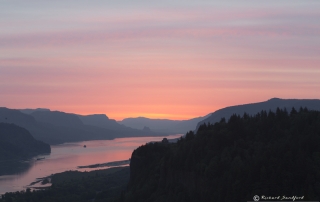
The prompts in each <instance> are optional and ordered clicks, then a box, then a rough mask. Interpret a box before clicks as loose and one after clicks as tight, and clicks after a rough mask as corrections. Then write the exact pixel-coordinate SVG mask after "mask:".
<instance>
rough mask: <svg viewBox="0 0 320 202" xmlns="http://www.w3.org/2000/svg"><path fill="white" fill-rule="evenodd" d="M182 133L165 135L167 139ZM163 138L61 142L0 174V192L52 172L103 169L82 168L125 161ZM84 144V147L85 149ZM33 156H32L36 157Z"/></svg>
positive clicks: (18, 188) (14, 188) (26, 183)
mask: <svg viewBox="0 0 320 202" xmlns="http://www.w3.org/2000/svg"><path fill="white" fill-rule="evenodd" d="M180 136H182V135H181V134H178V135H171V136H166V138H168V139H173V138H178V137H180ZM163 138H164V137H132V138H119V139H114V140H92V141H83V142H73V143H64V144H61V145H54V146H51V154H50V155H42V156H38V157H36V158H41V157H45V159H43V160H32V161H31V162H30V167H28V168H26V170H25V171H22V172H20V173H17V174H15V175H5V176H0V194H3V193H5V192H14V191H21V190H23V189H26V186H27V185H29V184H30V183H31V182H33V181H35V180H36V178H40V177H46V176H49V175H51V174H54V173H60V172H64V171H67V170H79V171H90V170H98V169H105V168H106V167H103V168H90V169H89V168H82V169H78V168H77V167H78V166H85V165H91V164H97V163H107V162H112V161H120V160H127V159H129V158H130V157H131V154H132V152H133V150H134V149H136V148H137V147H139V146H141V145H143V144H145V143H147V142H150V141H161V140H162V139H163ZM84 145H86V148H84ZM36 158H35V159H36Z"/></svg>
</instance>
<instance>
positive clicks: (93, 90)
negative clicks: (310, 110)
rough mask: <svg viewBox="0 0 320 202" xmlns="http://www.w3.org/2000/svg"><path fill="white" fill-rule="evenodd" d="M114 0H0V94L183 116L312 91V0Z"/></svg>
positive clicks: (38, 103)
mask: <svg viewBox="0 0 320 202" xmlns="http://www.w3.org/2000/svg"><path fill="white" fill-rule="evenodd" d="M18 1H21V0H18ZM122 3H123V2H122ZM122 3H121V2H113V3H110V2H108V3H106V2H101V1H95V0H93V1H91V2H90V5H88V4H87V3H86V2H85V1H77V2H76V3H74V2H68V4H67V5H68V6H69V9H65V6H66V5H65V2H62V1H52V2H47V3H44V4H41V5H38V4H37V5H35V4H34V3H32V2H31V3H27V4H26V3H25V2H22V1H21V5H20V4H19V5H17V4H13V3H11V2H10V1H8V2H6V3H3V4H2V7H1V8H0V13H3V16H4V17H3V18H2V17H1V18H0V26H2V27H6V29H1V30H0V105H1V106H3V107H8V108H14V109H23V108H49V109H51V110H58V111H64V112H68V113H76V114H83V115H86V114H106V115H107V116H108V117H109V118H111V119H116V120H122V119H124V118H128V117H139V116H144V117H148V118H160V119H175V120H186V119H191V118H195V117H199V116H205V115H207V114H209V113H212V112H214V111H216V110H218V109H220V108H224V107H227V106H232V105H239V104H246V103H254V102H262V101H266V100H268V99H270V98H274V97H279V98H284V99H290V98H291V99H293V98H296V99H320V93H319V89H320V80H319V78H320V68H319V67H320V59H319V55H320V49H319V47H320V41H319V34H320V23H319V22H317V21H316V20H314V19H319V18H320V13H319V12H318V11H319V9H320V4H317V3H314V2H310V1H304V2H303V3H301V2H299V1H294V2H292V1H290V3H289V2H288V4H287V3H279V2H278V1H267V2H259V3H255V2H252V1H244V2H241V3H236V2H234V3H232V4H231V3H223V2H220V3H219V2H218V1H212V2H211V1H201V2H197V3H194V2H189V1H181V2H180V1H177V2H175V3H173V4H171V3H172V2H170V4H169V3H168V4H166V3H164V2H157V3H155V2H154V3H152V2H148V3H147V2H145V3H144V4H139V3H128V4H129V5H125V4H122ZM17 10H18V11H19V10H23V12H21V13H23V14H20V12H15V11H17ZM2 11H3V12H2ZM11 11H12V12H11ZM13 11H14V12H13ZM43 13H47V15H44V14H43ZM58 13H59V14H58Z"/></svg>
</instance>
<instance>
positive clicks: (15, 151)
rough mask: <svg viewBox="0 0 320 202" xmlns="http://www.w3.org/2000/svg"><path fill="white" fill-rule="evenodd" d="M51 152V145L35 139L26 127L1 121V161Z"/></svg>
mask: <svg viewBox="0 0 320 202" xmlns="http://www.w3.org/2000/svg"><path fill="white" fill-rule="evenodd" d="M50 152H51V149H50V145H48V144H45V143H43V142H41V141H38V140H35V139H34V138H33V137H32V135H31V134H30V133H29V131H27V130H26V129H24V128H22V127H19V126H17V125H14V124H8V123H0V161H4V160H14V159H16V160H21V159H27V158H30V157H33V156H36V155H39V154H44V153H50Z"/></svg>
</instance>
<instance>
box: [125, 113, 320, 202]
mask: <svg viewBox="0 0 320 202" xmlns="http://www.w3.org/2000/svg"><path fill="white" fill-rule="evenodd" d="M319 144H320V112H319V111H309V110H307V109H303V108H300V110H298V111H297V110H295V109H292V110H291V111H290V112H288V111H286V110H281V109H279V108H278V109H276V110H275V112H272V111H269V112H267V111H261V112H259V113H257V114H255V115H248V114H246V113H245V114H244V115H243V116H239V115H233V116H231V117H230V118H229V119H228V121H226V119H224V118H222V119H221V120H220V121H219V122H216V123H214V124H203V125H201V126H200V127H199V129H198V131H197V133H196V134H194V132H192V131H190V132H188V133H187V134H186V136H185V137H184V138H181V139H180V140H179V141H178V142H177V143H171V144H170V143H169V144H168V143H166V144H165V143H149V144H146V145H143V146H141V147H139V148H137V149H136V150H135V151H134V152H133V153H132V156H131V162H130V182H129V185H128V189H127V191H126V192H125V194H124V195H123V197H122V201H130V202H135V201H142V202H143V201H156V202H157V201H159V202H160V201H175V202H176V201H187V202H188V201H189V202H193V201H217V202H219V201H252V199H253V196H255V195H258V196H262V195H265V196H283V195H285V196H304V200H319V199H320V191H319V190H320V148H319Z"/></svg>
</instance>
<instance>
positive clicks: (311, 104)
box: [196, 98, 320, 129]
mask: <svg viewBox="0 0 320 202" xmlns="http://www.w3.org/2000/svg"><path fill="white" fill-rule="evenodd" d="M278 107H279V108H280V109H284V108H286V109H287V111H290V110H291V109H292V108H293V107H294V108H295V109H299V108H300V107H302V108H304V107H307V108H308V109H309V110H320V100H317V99H280V98H272V99H270V100H267V101H265V102H258V103H252V104H244V105H236V106H230V107H226V108H223V109H219V110H217V111H215V112H213V113H212V114H211V116H209V117H208V118H206V119H204V120H202V121H200V122H199V123H198V125H197V127H196V129H198V128H199V126H200V125H202V124H203V123H211V124H214V123H216V122H218V121H220V120H221V118H226V119H227V120H228V119H229V118H230V117H231V116H232V115H233V114H238V115H241V116H242V115H243V114H244V113H245V112H246V113H247V114H248V115H254V114H256V113H259V112H260V111H261V110H265V111H269V110H271V111H275V110H276V109H277V108H278Z"/></svg>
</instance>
